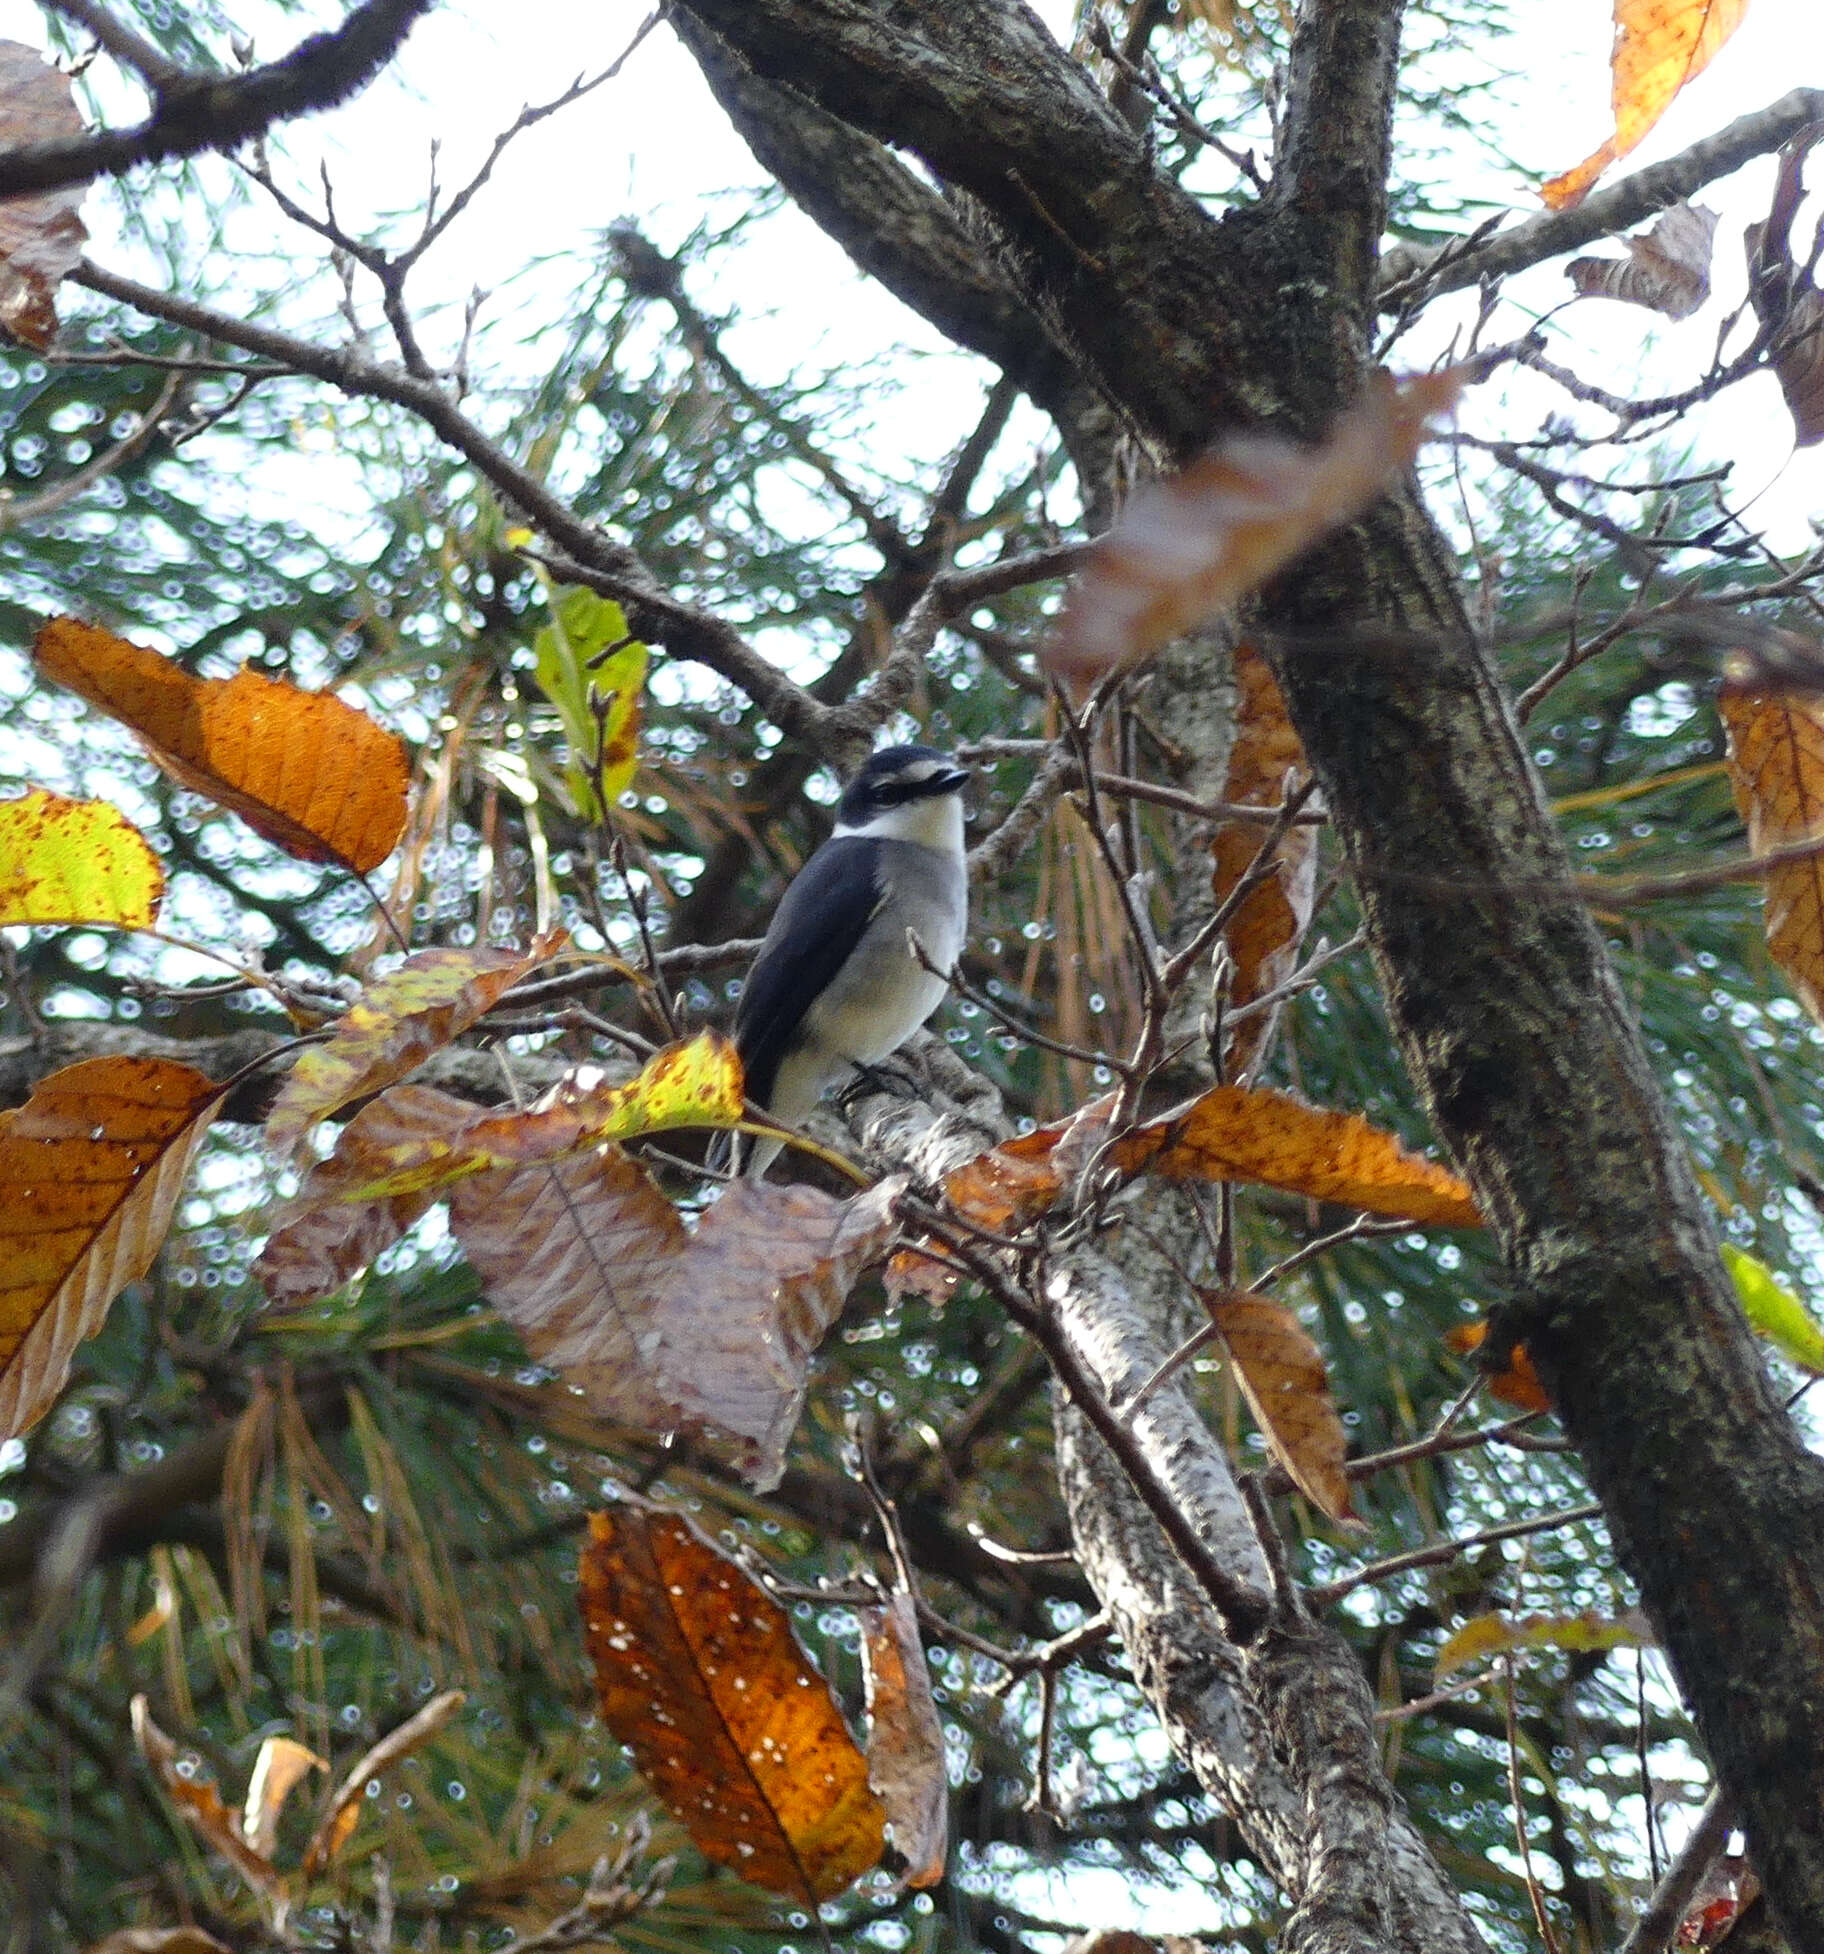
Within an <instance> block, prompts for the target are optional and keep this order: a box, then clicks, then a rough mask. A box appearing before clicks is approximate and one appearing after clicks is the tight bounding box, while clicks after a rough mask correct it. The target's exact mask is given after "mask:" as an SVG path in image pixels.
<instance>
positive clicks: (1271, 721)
mask: <svg viewBox="0 0 1824 1954" xmlns="http://www.w3.org/2000/svg"><path fill="white" fill-rule="evenodd" d="M1235 685H1236V691H1237V694H1238V697H1237V700H1236V709H1235V744H1234V746H1233V747H1232V749H1231V750H1230V754H1229V777H1228V781H1227V784H1226V786H1225V787H1224V790H1223V796H1222V797H1223V799H1224V800H1226V801H1233V802H1235V803H1237V804H1238V805H1240V806H1244V807H1274V806H1277V805H1278V803H1279V799H1280V796H1281V794H1282V793H1283V792H1284V791H1285V784H1286V776H1287V775H1288V773H1292V772H1302V771H1303V770H1304V760H1305V753H1304V748H1303V747H1302V746H1301V745H1300V744H1299V739H1298V735H1297V733H1295V732H1294V731H1293V730H1292V721H1291V719H1290V717H1289V716H1288V715H1287V712H1286V702H1285V700H1284V699H1283V698H1281V697H1280V691H1279V686H1278V684H1277V682H1276V681H1275V680H1274V677H1273V674H1272V671H1271V670H1270V669H1269V668H1268V665H1267V661H1266V660H1265V659H1264V658H1263V657H1262V656H1261V655H1260V653H1259V652H1258V651H1256V650H1255V649H1254V647H1253V646H1252V645H1249V644H1242V645H1238V646H1237V647H1236V651H1235ZM1260 843H1261V831H1260V829H1259V828H1257V827H1254V826H1252V825H1249V824H1246V823H1242V822H1231V823H1229V824H1228V825H1227V826H1225V827H1222V828H1219V829H1218V830H1217V831H1216V835H1215V838H1214V840H1213V841H1212V843H1211V854H1212V857H1213V863H1214V866H1213V874H1212V882H1213V885H1214V889H1213V892H1214V894H1215V897H1216V900H1217V902H1219V903H1220V902H1223V901H1225V900H1226V899H1227V898H1228V896H1229V894H1230V893H1231V891H1232V890H1233V889H1234V888H1235V886H1236V884H1237V883H1239V882H1240V881H1241V878H1242V877H1243V876H1244V875H1245V874H1246V873H1247V871H1248V869H1249V867H1250V866H1251V864H1252V863H1253V860H1254V857H1255V856H1256V855H1257V854H1258V853H1259V851H1260ZM1316 899H1317V831H1316V829H1315V828H1310V827H1294V828H1292V829H1290V830H1289V831H1288V832H1287V833H1286V834H1284V835H1282V836H1281V837H1280V840H1279V844H1278V846H1277V847H1276V848H1275V849H1274V851H1273V872H1272V873H1271V874H1270V875H1269V876H1268V877H1267V878H1266V880H1265V881H1263V882H1261V883H1260V884H1258V885H1257V886H1256V887H1255V889H1254V890H1253V891H1252V893H1251V894H1249V895H1247V896H1245V897H1244V898H1243V899H1242V903H1241V906H1240V908H1238V909H1237V910H1236V912H1235V914H1234V915H1233V916H1232V917H1230V919H1229V925H1228V928H1227V929H1226V930H1224V931H1223V940H1224V942H1225V943H1227V945H1228V949H1229V955H1230V956H1231V957H1232V958H1233V959H1234V964H1235V974H1234V979H1233V981H1232V983H1231V985H1230V988H1229V1001H1230V1003H1231V1004H1234V1005H1243V1004H1252V1003H1253V1001H1254V1000H1255V999H1256V998H1257V997H1264V996H1265V995H1266V993H1267V992H1268V991H1270V990H1273V989H1274V988H1275V987H1276V986H1278V985H1280V984H1283V983H1284V982H1285V981H1286V979H1287V978H1288V977H1290V976H1291V975H1292V972H1293V970H1294V968H1295V967H1296V965H1297V963H1298V946H1299V944H1300V943H1301V942H1302V941H1303V940H1304V934H1305V931H1306V930H1307V929H1308V928H1309V927H1310V925H1311V908H1312V904H1313V903H1314V902H1315V901H1316ZM1271 1029H1272V1018H1271V1016H1270V1015H1269V1014H1267V1013H1264V1012H1263V1013H1262V1014H1261V1015H1260V1016H1258V1017H1253V1018H1246V1019H1243V1021H1242V1022H1241V1023H1240V1024H1238V1025H1237V1026H1236V1027H1235V1028H1234V1030H1233V1031H1232V1032H1231V1033H1230V1034H1229V1038H1228V1060H1229V1065H1230V1067H1231V1069H1232V1071H1234V1072H1245V1071H1246V1069H1247V1066H1248V1064H1249V1061H1250V1060H1251V1059H1252V1058H1253V1056H1254V1054H1255V1053H1256V1052H1257V1051H1259V1050H1260V1048H1261V1045H1262V1043H1263V1042H1264V1040H1265V1038H1266V1036H1267V1033H1268V1032H1269V1031H1270V1030H1271Z"/></svg>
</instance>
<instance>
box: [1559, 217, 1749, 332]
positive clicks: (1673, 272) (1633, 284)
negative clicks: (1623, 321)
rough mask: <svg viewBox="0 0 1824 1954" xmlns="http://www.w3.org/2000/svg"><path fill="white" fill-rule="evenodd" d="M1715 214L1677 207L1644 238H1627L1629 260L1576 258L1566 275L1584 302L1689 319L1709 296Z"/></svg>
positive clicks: (1568, 267) (1567, 268)
mask: <svg viewBox="0 0 1824 1954" xmlns="http://www.w3.org/2000/svg"><path fill="white" fill-rule="evenodd" d="M1715 236H1716V212H1715V211H1713V210H1706V209H1705V208H1704V207H1703V205H1702V204H1674V205H1673V206H1672V208H1671V209H1670V210H1668V211H1667V212H1666V214H1665V215H1664V216H1663V217H1662V218H1661V219H1660V220H1659V222H1658V223H1657V224H1655V225H1654V226H1653V228H1652V229H1651V230H1650V231H1648V232H1647V233H1646V235H1645V236H1644V237H1627V238H1623V239H1622V243H1623V244H1625V245H1626V246H1627V247H1628V255H1627V256H1626V257H1625V258H1573V259H1572V260H1571V262H1570V263H1569V264H1568V265H1566V266H1565V273H1566V275H1567V276H1568V277H1569V279H1570V281H1571V283H1572V284H1573V285H1575V286H1576V287H1577V289H1578V291H1580V292H1581V293H1583V295H1584V296H1585V297H1586V298H1604V299H1623V300H1625V301H1626V302H1627V303H1628V304H1630V305H1645V306H1650V307H1651V308H1652V309H1653V310H1654V311H1655V312H1663V313H1664V314H1665V315H1666V317H1667V318H1668V319H1688V318H1690V316H1691V314H1692V313H1693V312H1696V311H1697V310H1698V309H1699V308H1700V307H1701V306H1702V305H1703V302H1704V301H1705V299H1707V298H1708V297H1709V296H1710V247H1711V243H1712V241H1713V240H1714V238H1715Z"/></svg>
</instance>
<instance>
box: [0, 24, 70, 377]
mask: <svg viewBox="0 0 1824 1954" xmlns="http://www.w3.org/2000/svg"><path fill="white" fill-rule="evenodd" d="M84 133H85V132H84V129H83V125H82V117H81V115H80V114H78V112H77V109H76V100H75V93H74V90H73V89H72V87H71V85H70V78H69V76H68V75H65V74H60V73H59V72H58V71H57V70H56V69H55V68H53V67H51V66H50V64H49V63H48V62H47V61H46V60H45V59H44V57H43V56H42V55H41V54H39V53H38V51H37V50H36V49H35V48H29V47H22V46H21V45H20V44H19V43H18V42H17V41H0V149H16V148H18V147H20V146H21V145H24V144H29V143H40V142H56V141H59V140H61V139H64V138H67V137H71V136H80V135H82V134H84ZM87 189H88V185H87V184H86V183H78V184H72V185H68V186H66V187H65V188H63V189H60V190H41V191H38V192H36V193H34V194H33V195H31V196H25V197H6V198H0V326H4V327H5V328H6V330H7V331H8V332H10V333H11V334H12V335H13V337H14V338H15V339H20V340H23V341H24V342H25V344H26V345H28V346H37V347H41V348H42V347H46V346H49V345H50V343H51V341H52V340H53V339H55V338H56V336H57V306H56V298H57V287H58V286H59V285H60V284H62V282H63V280H64V278H65V277H66V276H67V275H68V274H69V273H70V272H72V271H74V270H75V268H76V266H77V264H78V263H79V262H80V261H81V258H82V246H83V240H84V239H85V238H86V237H87V236H88V232H87V231H86V230H85V229H84V227H83V222H82V218H81V217H80V216H79V215H78V213H79V212H80V211H81V209H82V200H83V196H84V194H85V193H86V191H87Z"/></svg>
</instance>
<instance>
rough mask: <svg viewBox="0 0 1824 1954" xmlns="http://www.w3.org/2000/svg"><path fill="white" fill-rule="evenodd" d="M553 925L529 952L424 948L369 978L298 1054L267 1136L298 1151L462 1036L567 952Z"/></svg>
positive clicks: (284, 1149) (565, 936)
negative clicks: (319, 1128) (322, 1125)
mask: <svg viewBox="0 0 1824 1954" xmlns="http://www.w3.org/2000/svg"><path fill="white" fill-rule="evenodd" d="M569 941H570V936H569V932H568V931H566V930H549V931H547V932H546V933H545V934H544V935H543V936H541V937H539V938H538V940H537V941H536V942H535V943H534V944H533V945H532V947H531V948H530V949H529V950H507V949H486V950H484V949H442V948H440V949H434V950H419V951H417V952H416V953H415V954H413V955H412V956H409V957H407V958H406V960H405V961H404V962H403V963H402V964H400V965H399V967H398V968H397V969H396V970H392V971H389V972H388V973H387V974H386V975H385V976H384V977H380V978H377V979H376V980H375V981H374V982H373V983H371V984H369V985H368V987H367V989H366V991H365V992H364V993H363V994H362V995H361V997H360V998H358V999H357V1000H356V1001H355V1003H353V1004H352V1005H350V1006H349V1009H348V1015H347V1016H346V1017H345V1018H344V1019H343V1020H342V1022H341V1023H340V1024H339V1025H337V1027H336V1030H335V1033H334V1035H333V1036H332V1037H331V1038H330V1039H329V1041H328V1042H327V1043H326V1044H322V1045H310V1046H306V1047H305V1049H304V1050H303V1051H301V1052H300V1053H299V1054H298V1059H297V1063H296V1064H295V1065H294V1066H293V1067H292V1069H291V1076H290V1077H289V1078H288V1079H287V1080H286V1081H285V1086H284V1090H283V1091H281V1092H280V1094H279V1096H278V1099H277V1100H276V1101H275V1102H274V1104H273V1108H272V1111H271V1113H270V1114H269V1115H268V1116H267V1120H266V1139H267V1143H268V1144H269V1145H270V1146H272V1147H273V1148H274V1149H276V1150H277V1151H278V1152H280V1153H291V1152H293V1151H295V1149H296V1148H297V1147H298V1146H299V1144H300V1143H301V1142H302V1141H303V1140H304V1139H305V1138H306V1137H307V1136H308V1135H309V1133H310V1129H311V1128H312V1127H313V1126H315V1125H316V1123H317V1122H318V1121H319V1120H324V1119H327V1118H328V1117H329V1116H330V1114H332V1113H334V1112H339V1111H340V1110H341V1108H342V1107H344V1106H346V1105H349V1104H350V1103H351V1102H352V1101H354V1100H356V1099H361V1098H364V1097H365V1096H366V1095H367V1094H368V1093H371V1092H378V1091H379V1090H380V1088H381V1087H382V1086H388V1085H391V1084H392V1083H393V1081H394V1080H395V1079H402V1078H404V1077H405V1075H406V1074H407V1073H408V1072H410V1071H412V1070H413V1069H414V1068H415V1067H417V1066H419V1065H422V1064H423V1063H424V1061H425V1060H426V1059H427V1058H429V1057H430V1055H431V1054H432V1053H433V1052H435V1051H438V1050H440V1049H441V1048H442V1047H443V1046H445V1045H447V1044H449V1043H450V1041H451V1040H452V1039H454V1038H459V1037H460V1036H461V1035H462V1034H463V1032H465V1031H467V1030H468V1028H469V1027H470V1025H472V1024H474V1023H475V1021H476V1020H477V1019H478V1018H480V1017H482V1016H483V1015H484V1014H485V1013H486V1012H488V1011H489V1010H491V1009H492V1008H493V1007H494V1005H495V1004H497V1003H498V1002H499V1001H500V998H501V996H502V995H503V994H504V993H505V992H506V991H508V990H510V989H512V987H513V986H514V985H515V984H517V983H518V982H519V980H520V979H521V978H522V977H524V976H525V975H526V974H527V973H528V972H530V971H532V970H535V969H537V967H538V966H539V965H540V964H541V963H546V962H548V961H549V960H550V959H551V958H552V957H554V956H556V955H558V954H559V952H560V951H562V950H564V949H565V948H566V947H567V946H568V944H569Z"/></svg>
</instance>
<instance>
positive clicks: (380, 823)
mask: <svg viewBox="0 0 1824 1954" xmlns="http://www.w3.org/2000/svg"><path fill="white" fill-rule="evenodd" d="M32 656H33V659H34V660H35V661H36V663H37V666H38V669H39V670H40V671H41V672H42V673H44V675H45V676H46V677H47V678H52V679H56V680H57V681H58V682H59V683H60V684H62V685H67V686H68V687H69V688H70V690H71V691H72V692H77V693H80V694H81V695H82V697H83V698H85V699H87V700H88V701H89V703H90V704H91V705H94V706H99V707H100V708H101V710H102V711H103V712H106V713H111V714H112V715H113V717H114V718H116V719H118V720H120V721H121V722H122V723H123V724H124V725H126V726H129V727H131V728H132V730H133V731H134V732H136V733H137V734H138V735H139V737H140V738H141V739H142V740H143V741H144V742H145V744H146V748H147V750H148V751H149V752H150V753H151V755H152V757H153V759H155V760H156V761H157V762H158V764H159V765H160V766H161V767H163V768H164V770H165V771H166V772H167V773H168V774H170V775H171V777H172V778H173V779H174V780H176V781H178V782H180V783H181V784H182V785H183V786H185V787H189V788H192V789H194V790H195V791H196V792H197V793H199V794H207V795H208V796H209V798H210V799H211V800H214V801H219V802H220V803H221V805H222V806H223V807H226V808H231V809H232V810H233V811H234V812H235V813H236V814H238V815H239V816H240V817H241V819H242V820H243V821H245V822H246V823H247V825H248V826H249V827H250V828H252V829H253V830H254V832H255V833H256V834H261V835H264V836H265V837H266V839H267V840H268V841H270V842H274V843H276V844H277V846H279V847H280V848H283V849H285V850H286V851H287V852H288V853H290V854H293V855H296V856H297V857H298V858H299V859H300V860H302V861H306V862H339V863H341V865H342V866H343V867H344V868H349V869H353V870H354V871H355V872H356V873H357V874H361V875H365V874H366V873H367V872H368V871H369V870H370V869H375V868H378V867H379V866H380V864H381V863H382V862H383V861H385V860H386V858H387V856H388V855H390V854H391V853H392V852H393V847H394V844H395V843H396V842H397V841H398V839H399V837H400V835H401V834H402V833H403V832H404V829H405V816H406V787H407V785H408V783H409V781H410V777H411V765H410V762H409V761H408V759H407V758H406V752H405V747H404V746H403V744H402V743H401V742H400V741H399V740H398V739H396V738H395V737H394V736H393V735H392V734H391V733H388V732H386V731H384V730H383V729H382V728H381V727H379V726H377V725H375V724H374V722H373V721H372V720H371V719H369V718H368V716H367V715H366V714H365V713H363V712H357V711H356V710H355V708H354V707H353V706H349V705H344V704H343V702H342V701H341V700H340V699H338V698H336V697H335V696H334V695H333V694H331V693H328V692H304V691H300V690H299V688H298V687H297V686H295V685H285V684H281V683H280V682H279V681H278V680H277V679H270V678H262V677H261V676H260V675H259V674H258V673H257V672H237V673H236V674H235V676H234V677H233V678H231V679H199V678H192V677H191V676H190V674H189V673H188V672H186V671H185V670H184V669H183V668H182V666H180V665H176V664H174V663H173V662H172V661H171V660H170V659H169V658H161V657H160V656H159V654H158V653H157V652H155V651H148V650H146V649H145V647H144V646H142V645H135V644H130V643H129V642H128V641H127V640H126V639H125V638H117V637H116V636H115V635H114V633H113V632H111V631H104V630H102V629H100V628H99V627H98V626H96V625H93V624H84V623H82V622H81V621H80V620H79V619H76V618H73V617H54V618H51V619H49V620H47V621H46V622H45V623H44V624H42V625H41V626H40V627H39V630H38V636H37V638H36V639H35V640H34V642H33V646H32Z"/></svg>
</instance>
